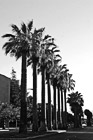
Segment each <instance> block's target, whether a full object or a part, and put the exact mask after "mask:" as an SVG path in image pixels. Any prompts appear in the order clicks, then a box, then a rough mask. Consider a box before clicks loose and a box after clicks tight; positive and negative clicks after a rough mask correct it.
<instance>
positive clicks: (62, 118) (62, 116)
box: [61, 88, 64, 128]
mask: <svg viewBox="0 0 93 140" xmlns="http://www.w3.org/2000/svg"><path fill="white" fill-rule="evenodd" d="M61 120H62V128H63V123H64V115H63V91H62V88H61Z"/></svg>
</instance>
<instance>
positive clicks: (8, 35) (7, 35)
mask: <svg viewBox="0 0 93 140" xmlns="http://www.w3.org/2000/svg"><path fill="white" fill-rule="evenodd" d="M2 37H3V38H4V37H9V38H10V37H13V38H14V37H15V36H14V35H12V34H5V35H3V36H2Z"/></svg>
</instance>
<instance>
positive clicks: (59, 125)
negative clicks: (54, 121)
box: [57, 86, 61, 129]
mask: <svg viewBox="0 0 93 140" xmlns="http://www.w3.org/2000/svg"><path fill="white" fill-rule="evenodd" d="M57 90H58V129H61V120H60V87H59V86H57Z"/></svg>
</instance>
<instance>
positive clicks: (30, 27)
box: [28, 20, 33, 31]
mask: <svg viewBox="0 0 93 140" xmlns="http://www.w3.org/2000/svg"><path fill="white" fill-rule="evenodd" d="M32 27H33V20H32V21H30V22H29V23H28V29H29V31H31V30H32Z"/></svg>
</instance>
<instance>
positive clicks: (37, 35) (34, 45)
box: [27, 28, 44, 132]
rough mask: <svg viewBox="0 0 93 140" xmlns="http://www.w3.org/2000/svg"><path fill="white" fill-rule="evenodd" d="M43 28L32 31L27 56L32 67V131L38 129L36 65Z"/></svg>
mask: <svg viewBox="0 0 93 140" xmlns="http://www.w3.org/2000/svg"><path fill="white" fill-rule="evenodd" d="M43 31H44V28H41V29H38V30H37V29H35V30H34V32H33V33H32V42H31V48H30V56H29V58H28V61H27V62H28V66H29V65H31V64H32V68H33V129H32V130H33V132H37V131H38V118H37V65H38V63H39V55H40V50H41V40H42V34H43Z"/></svg>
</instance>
